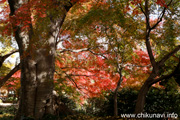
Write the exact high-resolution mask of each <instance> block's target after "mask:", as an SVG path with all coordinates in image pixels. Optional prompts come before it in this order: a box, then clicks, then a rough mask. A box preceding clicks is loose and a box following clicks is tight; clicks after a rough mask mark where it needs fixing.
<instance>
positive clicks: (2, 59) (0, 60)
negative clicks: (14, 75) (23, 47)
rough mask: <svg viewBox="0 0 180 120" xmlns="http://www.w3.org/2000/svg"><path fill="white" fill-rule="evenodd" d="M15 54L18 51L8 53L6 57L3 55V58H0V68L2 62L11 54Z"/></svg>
mask: <svg viewBox="0 0 180 120" xmlns="http://www.w3.org/2000/svg"><path fill="white" fill-rule="evenodd" d="M16 52H18V50H13V51H11V52H10V53H8V54H6V55H4V56H0V67H2V64H3V62H4V61H5V60H6V59H7V58H8V57H9V56H11V55H12V54H14V53H16Z"/></svg>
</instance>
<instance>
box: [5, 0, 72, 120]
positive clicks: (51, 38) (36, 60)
mask: <svg viewBox="0 0 180 120" xmlns="http://www.w3.org/2000/svg"><path fill="white" fill-rule="evenodd" d="M28 2H29V1H26V0H24V1H20V0H8V3H9V6H10V10H11V13H10V17H11V16H13V19H11V22H12V26H13V29H14V34H15V39H16V42H17V44H18V47H19V52H20V57H21V94H20V104H19V109H18V112H17V115H16V117H15V120H22V119H23V118H25V117H32V118H34V119H36V120H40V119H42V117H43V116H44V115H45V114H53V113H54V110H53V104H52V95H53V94H52V93H53V76H54V70H55V67H54V64H55V50H56V40H57V35H58V34H59V29H60V27H61V26H62V24H63V22H64V19H65V17H66V14H67V12H68V11H69V9H70V8H71V7H72V4H71V3H68V4H67V3H66V2H63V1H58V0H57V1H56V0H55V1H54V5H56V6H57V5H59V10H60V11H61V12H60V13H59V14H60V15H58V16H53V15H49V16H47V17H49V18H51V19H50V21H49V23H47V25H46V26H47V28H46V29H45V30H44V29H42V28H39V29H38V28H33V26H32V24H30V25H29V29H28V30H26V31H23V30H22V27H23V25H16V21H15V20H16V19H14V18H16V17H17V16H16V14H15V12H16V10H18V9H19V8H20V7H21V6H22V5H23V4H28ZM64 3H66V4H67V5H66V4H64ZM52 7H53V6H52ZM28 10H29V11H27V12H29V13H30V14H31V11H30V9H28ZM22 12H23V11H22ZM30 14H27V16H28V15H30ZM17 19H19V18H17ZM27 19H30V20H29V21H32V20H31V16H28V17H27ZM38 30H39V31H38ZM33 31H38V32H39V34H38V35H37V34H36V35H35V34H34V33H33ZM44 34H46V37H42V36H43V35H44Z"/></svg>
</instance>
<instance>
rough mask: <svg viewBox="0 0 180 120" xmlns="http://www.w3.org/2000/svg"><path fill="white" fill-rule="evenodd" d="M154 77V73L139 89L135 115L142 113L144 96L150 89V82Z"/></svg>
mask: <svg viewBox="0 0 180 120" xmlns="http://www.w3.org/2000/svg"><path fill="white" fill-rule="evenodd" d="M155 77H156V75H155V74H154V73H152V74H151V75H150V76H149V77H148V79H147V80H146V81H145V83H144V84H143V86H142V87H141V89H140V91H139V94H138V98H137V101H136V107H135V113H136V114H137V113H141V112H143V109H144V105H145V102H146V95H147V93H148V91H149V88H150V87H151V85H152V84H153V83H152V80H153V79H154V78H155Z"/></svg>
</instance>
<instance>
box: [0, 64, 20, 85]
mask: <svg viewBox="0 0 180 120" xmlns="http://www.w3.org/2000/svg"><path fill="white" fill-rule="evenodd" d="M18 70H20V63H19V64H18V65H17V66H16V67H14V68H13V69H12V70H11V71H10V72H9V73H8V74H7V75H6V76H5V77H4V78H2V79H0V87H2V86H3V85H4V84H5V83H6V81H8V79H9V78H10V77H11V76H12V75H13V74H14V73H15V72H17V71H18Z"/></svg>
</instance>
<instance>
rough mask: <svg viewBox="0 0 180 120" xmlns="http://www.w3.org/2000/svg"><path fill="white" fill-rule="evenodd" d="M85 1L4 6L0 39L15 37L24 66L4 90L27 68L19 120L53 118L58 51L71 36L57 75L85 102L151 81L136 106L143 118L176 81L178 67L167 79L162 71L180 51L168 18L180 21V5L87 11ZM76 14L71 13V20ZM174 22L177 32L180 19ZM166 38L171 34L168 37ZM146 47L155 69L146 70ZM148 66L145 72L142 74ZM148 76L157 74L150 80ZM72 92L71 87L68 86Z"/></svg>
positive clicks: (106, 4)
mask: <svg viewBox="0 0 180 120" xmlns="http://www.w3.org/2000/svg"><path fill="white" fill-rule="evenodd" d="M85 1H86V0H72V1H70V0H61V1H59V0H55V1H51V0H50V1H49V0H31V1H26V0H23V1H21V2H19V0H8V1H6V0H1V1H0V4H2V5H3V7H2V8H3V10H2V11H1V14H3V16H4V18H3V19H1V23H2V25H1V27H0V28H1V31H2V33H1V34H2V35H4V36H8V35H9V36H10V35H11V34H12V33H14V37H15V40H16V42H17V43H18V47H19V52H20V58H21V63H20V64H19V65H18V66H16V67H15V68H14V69H13V70H12V71H11V72H10V73H9V74H7V76H6V77H4V78H3V79H2V81H4V82H2V84H4V83H5V81H7V79H8V78H10V76H11V75H12V74H14V73H15V72H16V71H17V70H19V66H21V71H22V72H21V98H20V99H21V100H20V106H19V111H18V114H17V116H16V119H17V120H18V119H20V118H24V117H28V116H32V117H34V118H35V119H41V118H42V116H44V115H45V114H53V111H54V110H53V103H52V91H53V87H54V82H56V81H54V71H55V64H54V63H55V54H56V49H57V44H58V43H61V39H63V38H64V37H66V35H67V33H68V32H71V35H72V36H74V37H73V39H72V40H69V39H68V38H66V40H63V44H64V47H65V48H64V49H62V50H60V52H65V53H64V54H63V55H60V58H59V61H58V62H57V66H58V67H60V69H59V71H58V72H57V74H58V75H60V76H61V77H60V80H62V79H65V80H66V79H69V80H71V81H72V82H73V84H74V85H75V86H76V87H78V86H79V87H80V88H81V87H82V89H81V92H82V93H84V94H86V95H89V96H96V95H98V94H100V93H101V92H102V91H103V90H104V91H105V90H107V89H113V90H114V91H115V93H117V91H118V89H119V88H120V85H121V82H122V81H123V80H124V81H125V82H124V83H123V85H128V83H132V82H134V84H135V85H136V83H137V80H138V79H147V80H146V81H145V83H144V85H143V86H142V88H141V90H140V93H139V97H138V100H137V105H136V113H138V112H142V110H143V106H144V103H145V96H146V94H147V92H148V89H149V88H150V86H152V85H153V84H154V83H157V82H159V81H161V80H163V79H165V78H169V77H171V76H173V75H174V73H176V71H177V69H175V71H174V72H172V71H171V70H172V69H174V67H172V68H171V69H170V70H167V71H168V72H166V69H165V68H163V67H164V64H165V62H166V61H167V60H168V58H170V57H171V56H172V55H174V54H175V53H176V52H177V51H178V50H179V49H180V47H179V46H177V47H176V48H175V47H174V46H175V44H174V43H175V41H174V39H176V38H177V36H178V32H174V30H173V29H174V28H173V27H172V29H168V25H170V24H169V23H168V20H169V19H168V18H169V15H168V14H166V11H167V10H168V9H167V8H169V9H170V10H171V11H172V14H171V15H175V14H176V12H177V11H178V9H177V7H174V6H175V5H174V4H175V3H176V0H169V1H162V0H157V1H152V0H133V1H106V0H99V1H96V0H90V1H87V3H85V4H84V5H81V4H82V2H85ZM75 3H78V4H76V5H75ZM166 3H167V4H166ZM170 5H173V7H171V6H170ZM73 6H74V9H73ZM155 6H157V7H158V10H157V11H161V13H160V14H159V16H158V17H157V19H155V20H154V19H151V17H152V16H150V15H152V14H151V13H153V12H152V11H156V7H155ZM70 8H72V9H73V10H72V12H69V10H70ZM120 9H121V10H120ZM68 12H69V15H68V16H67V17H66V15H67V13H68ZM9 13H10V14H9ZM154 13H156V12H154ZM143 15H144V17H142V16H143ZM65 18H66V19H65ZM163 18H164V19H163ZM173 22H176V25H178V22H177V19H175V20H174V21H173ZM161 23H162V24H161ZM170 23H171V24H172V21H171V22H170ZM62 25H64V26H62ZM170 27H171V26H170ZM62 29H63V30H62ZM69 29H70V30H69ZM175 29H176V30H177V28H175ZM94 30H95V31H94ZM162 31H166V33H164V34H162ZM72 36H70V37H72ZM77 36H78V37H77ZM86 38H87V39H86ZM150 38H151V39H150ZM169 38H170V39H169ZM100 39H101V40H100ZM103 39H105V42H104V41H103ZM144 39H145V46H146V47H147V52H148V55H149V58H150V62H151V66H147V65H149V59H148V58H147V54H145V52H144V50H138V49H137V47H139V46H141V45H142V44H143V42H144ZM162 39H163V40H162ZM150 41H152V42H151V43H150ZM166 43H167V44H166ZM152 44H153V45H152ZM156 45H157V47H156ZM168 45H169V46H170V47H171V49H170V50H171V51H172V52H169V51H170V50H168V51H166V52H164V51H165V50H166V48H169V46H168ZM142 46H143V45H142ZM152 46H153V47H152ZM163 47H164V48H163ZM70 48H71V49H70ZM156 49H158V50H157V51H156ZM70 52H73V53H77V54H71V53H70ZM79 52H80V53H79ZM165 53H167V54H165ZM10 54H11V53H10ZM91 54H93V56H92V55H91ZM135 54H137V55H135ZM7 55H8V54H7ZM94 55H96V56H94ZM135 56H136V57H137V56H139V57H138V58H136V57H135ZM5 58H6V57H5V56H3V57H1V59H2V60H1V61H0V62H1V63H3V61H4V59H5ZM75 58H76V59H75ZM74 59H75V60H74ZM87 59H89V60H88V61H89V63H87V61H86V60H87ZM132 60H133V61H132ZM77 63H78V64H77ZM132 66H133V67H132ZM141 66H145V67H143V69H141V68H142V67H141ZM151 67H152V68H151ZM178 67H179V64H178V65H177V66H176V68H178ZM132 68H133V69H132ZM161 68H163V70H164V71H165V72H164V73H163V72H162V69H161ZM108 69H109V70H108ZM150 69H152V71H150ZM166 73H171V74H166ZM145 74H150V76H149V78H146V75H145ZM102 76H103V77H102ZM56 77H57V76H56V75H55V79H57V78H56ZM127 78H128V79H127ZM57 80H58V79H57ZM102 81H104V82H102ZM128 81H131V82H128ZM111 83H112V84H111ZM115 83H117V84H115ZM67 84H68V85H69V86H71V85H72V84H70V83H69V82H67ZM95 85H97V86H95ZM84 86H86V87H87V88H85V87H84ZM47 88H48V89H47ZM87 89H88V90H87ZM116 106H117V105H116ZM116 115H117V113H116Z"/></svg>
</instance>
